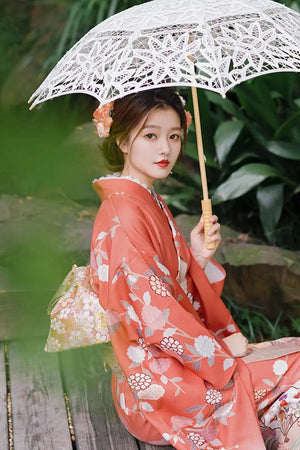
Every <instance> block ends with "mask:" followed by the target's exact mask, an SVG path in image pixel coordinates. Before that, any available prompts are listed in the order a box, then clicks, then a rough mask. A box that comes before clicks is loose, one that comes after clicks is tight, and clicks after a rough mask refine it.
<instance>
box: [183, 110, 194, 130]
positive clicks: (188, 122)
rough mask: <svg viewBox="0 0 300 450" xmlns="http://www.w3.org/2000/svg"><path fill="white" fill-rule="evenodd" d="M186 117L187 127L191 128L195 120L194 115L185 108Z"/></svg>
mask: <svg viewBox="0 0 300 450" xmlns="http://www.w3.org/2000/svg"><path fill="white" fill-rule="evenodd" d="M184 113H185V118H186V128H187V129H189V128H190V125H191V123H192V120H193V116H192V114H191V113H190V112H189V111H186V110H184Z"/></svg>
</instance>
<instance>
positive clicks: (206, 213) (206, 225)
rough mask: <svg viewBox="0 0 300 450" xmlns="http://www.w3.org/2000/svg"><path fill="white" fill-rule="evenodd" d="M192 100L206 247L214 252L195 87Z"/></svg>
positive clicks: (210, 208) (214, 245)
mask: <svg viewBox="0 0 300 450" xmlns="http://www.w3.org/2000/svg"><path fill="white" fill-rule="evenodd" d="M192 98H193V107H194V116H195V128H196V139H197V149H198V156H199V166H200V175H201V183H202V192H203V200H202V201H201V206H202V214H203V220H204V235H205V245H206V248H207V249H209V250H212V249H214V248H215V247H216V244H215V242H207V240H208V238H209V236H208V235H207V232H208V230H209V229H210V228H211V225H212V224H211V223H210V221H209V219H210V217H211V216H212V206H211V200H210V199H209V198H208V189H207V177H206V168H205V157H204V151H203V141H202V132H201V122H200V112H199V103H198V95H197V88H196V87H194V86H192Z"/></svg>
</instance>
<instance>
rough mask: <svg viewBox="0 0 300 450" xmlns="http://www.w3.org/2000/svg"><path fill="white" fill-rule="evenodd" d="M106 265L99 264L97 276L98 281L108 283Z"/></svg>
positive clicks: (107, 267)
mask: <svg viewBox="0 0 300 450" xmlns="http://www.w3.org/2000/svg"><path fill="white" fill-rule="evenodd" d="M108 269H109V266H108V264H101V265H100V266H99V267H98V270H97V274H98V278H99V280H100V281H108Z"/></svg>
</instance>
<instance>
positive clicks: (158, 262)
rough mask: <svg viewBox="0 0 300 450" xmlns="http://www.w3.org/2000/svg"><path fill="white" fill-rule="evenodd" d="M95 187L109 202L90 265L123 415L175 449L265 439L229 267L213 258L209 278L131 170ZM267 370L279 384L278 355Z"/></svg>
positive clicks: (146, 436)
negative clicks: (236, 343) (242, 350)
mask: <svg viewBox="0 0 300 450" xmlns="http://www.w3.org/2000/svg"><path fill="white" fill-rule="evenodd" d="M94 187H95V189H96V191H97V192H98V193H99V195H100V197H101V200H102V204H101V207H100V210H99V213H98V215H97V217H96V220H95V225H94V229H93V236H92V244H91V260H90V266H91V273H92V277H93V282H94V286H95V290H96V292H97V293H98V295H99V301H100V304H101V307H102V308H103V309H104V310H105V311H106V320H107V326H108V329H109V332H110V338H111V342H112V346H113V349H114V352H115V355H116V358H117V360H118V362H119V365H120V368H121V371H120V372H119V374H118V375H117V376H116V375H113V377H112V393H113V399H114V403H115V407H116V410H117V413H118V415H119V417H120V419H121V421H122V422H123V424H124V425H125V426H126V428H127V429H128V430H129V431H130V432H131V433H132V434H133V435H135V436H137V437H138V438H139V439H141V440H144V441H147V442H152V443H156V444H164V443H166V442H169V443H170V444H172V445H173V446H174V447H175V448H177V449H184V450H186V449H193V450H195V449H198V448H201V449H202V448H203V449H206V450H208V449H213V448H219V449H228V450H229V449H233V448H239V449H242V450H253V449H254V448H255V449H256V450H260V449H264V448H265V445H264V442H263V438H262V434H261V432H260V425H259V421H258V415H257V408H256V404H255V396H254V387H255V386H254V384H253V373H256V372H257V370H256V367H257V365H258V364H261V363H260V362H252V363H249V364H246V363H245V362H244V361H243V360H242V359H241V358H234V357H233V356H232V354H231V352H230V350H229V349H228V347H227V346H226V345H225V343H224V342H223V341H222V338H223V337H226V336H229V335H230V334H232V333H234V332H237V331H239V330H238V327H237V325H236V324H235V323H234V321H233V319H232V317H231V315H230V314H229V312H228V310H227V309H226V307H225V305H224V304H223V302H222V300H221V299H220V297H219V295H220V294H221V291H222V285H223V282H224V276H225V275H224V271H223V269H222V268H221V267H220V266H219V265H218V264H217V263H216V262H215V261H212V263H211V264H210V265H209V268H210V271H211V273H213V274H214V275H213V279H212V281H213V282H210V281H209V274H206V273H205V272H204V271H203V270H202V268H201V267H200V266H199V265H198V264H197V262H196V261H195V260H194V258H193V256H192V254H191V252H190V251H189V249H188V248H187V246H186V243H185V241H184V239H183V237H182V235H181V233H180V231H179V230H178V228H177V226H176V224H175V222H174V220H173V218H172V216H171V213H170V212H169V210H168V208H167V206H166V205H165V203H164V202H163V200H162V198H160V197H159V196H157V197H156V198H153V196H152V195H151V193H150V192H149V191H148V190H147V189H145V188H144V187H143V186H140V185H139V184H137V183H136V182H135V181H133V180H128V179H123V178H119V179H115V178H111V179H110V178H105V179H100V180H97V181H95V182H94ZM293 356H294V354H292V355H289V358H292V357H293ZM298 362H299V358H298ZM286 364H287V365H289V362H286ZM295 364H296V363H295ZM295 364H294V366H295V367H296V365H295ZM298 367H299V364H298ZM265 370H266V374H267V376H268V380H269V382H270V384H272V386H273V387H274V386H276V387H277V385H276V383H277V384H278V377H277V375H276V370H275V371H274V370H273V366H272V365H271V363H270V361H268V363H267V364H265ZM286 373H287V371H286ZM293 376H294V377H295V376H296V375H295V374H294V375H293ZM283 380H284V383H285V387H290V386H291V385H292V383H291V381H290V380H289V379H286V376H281V381H283ZM270 384H269V385H268V383H267V385H265V384H263V385H262V386H261V383H260V384H259V383H257V385H259V389H258V391H261V392H263V393H264V394H265V395H266V394H267V392H268V390H270ZM264 390H265V391H266V392H265V391H264ZM273 391H274V389H273ZM265 395H262V398H264V397H265ZM278 395H280V390H277V397H278Z"/></svg>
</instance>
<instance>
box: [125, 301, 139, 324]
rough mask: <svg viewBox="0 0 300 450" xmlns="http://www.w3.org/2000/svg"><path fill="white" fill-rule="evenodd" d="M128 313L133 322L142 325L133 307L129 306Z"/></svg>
mask: <svg viewBox="0 0 300 450" xmlns="http://www.w3.org/2000/svg"><path fill="white" fill-rule="evenodd" d="M127 313H128V315H129V317H130V319H131V320H134V321H135V322H138V323H140V320H139V318H138V316H137V315H136V312H135V310H134V309H133V307H132V306H131V305H129V306H128V308H127Z"/></svg>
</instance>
